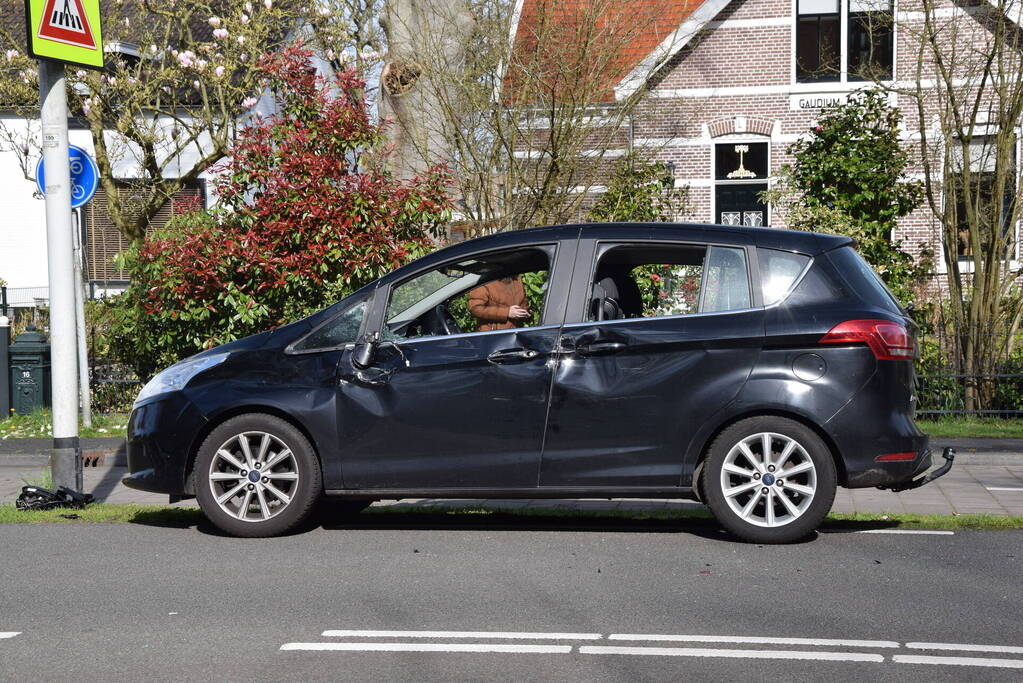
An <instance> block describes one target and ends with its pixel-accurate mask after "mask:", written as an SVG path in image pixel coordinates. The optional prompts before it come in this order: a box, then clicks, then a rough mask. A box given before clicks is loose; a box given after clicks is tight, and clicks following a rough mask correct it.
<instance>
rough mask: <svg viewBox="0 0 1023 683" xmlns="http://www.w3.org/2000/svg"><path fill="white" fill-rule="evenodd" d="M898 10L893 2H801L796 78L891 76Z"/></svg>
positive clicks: (797, 13) (846, 78)
mask: <svg viewBox="0 0 1023 683" xmlns="http://www.w3.org/2000/svg"><path fill="white" fill-rule="evenodd" d="M892 10H893V5H892V2H891V0H797V4H796V82H798V83H815V82H822V81H867V80H873V79H880V80H887V79H890V78H891V77H892V64H893V58H894V51H895V48H894V30H893V11H892ZM843 36H845V40H844V41H843ZM843 44H844V45H843ZM843 47H844V48H845V49H843Z"/></svg>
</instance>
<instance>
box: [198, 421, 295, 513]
mask: <svg viewBox="0 0 1023 683" xmlns="http://www.w3.org/2000/svg"><path fill="white" fill-rule="evenodd" d="M208 481H209V487H210V492H211V493H212V494H213V500H214V501H216V503H217V505H218V506H219V507H220V509H221V510H222V511H224V512H225V513H227V514H228V515H230V516H231V517H234V518H235V519H238V520H241V521H243V522H265V521H266V520H268V519H271V518H272V517H275V516H277V515H279V514H280V513H281V512H283V511H284V509H285V508H286V507H288V505H290V504H291V501H292V500H293V499H294V497H295V493H296V492H297V491H298V482H299V473H298V461H297V459H296V458H295V454H294V453H293V452H292V451H291V449H290V448H289V447H288V445H287V444H286V443H284V442H283V441H281V440H280V439H279V438H277V437H276V436H274V435H273V434H268V433H267V432H259V431H252V432H242V433H240V434H236V435H234V436H232V437H231V438H230V439H228V440H227V441H225V442H224V443H223V444H222V445H221V446H220V448H218V449H217V452H216V453H215V454H214V455H213V461H212V462H211V463H210V471H209V475H208Z"/></svg>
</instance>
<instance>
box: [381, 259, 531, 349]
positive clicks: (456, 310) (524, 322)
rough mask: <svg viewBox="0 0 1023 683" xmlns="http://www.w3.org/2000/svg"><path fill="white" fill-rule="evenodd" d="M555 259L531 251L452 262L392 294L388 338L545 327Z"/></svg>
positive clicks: (387, 322) (413, 279)
mask: <svg viewBox="0 0 1023 683" xmlns="http://www.w3.org/2000/svg"><path fill="white" fill-rule="evenodd" d="M549 269H550V257H549V255H548V253H547V252H546V251H545V250H544V249H538V248H527V249H519V250H514V251H504V252H498V253H494V254H490V255H483V256H475V257H473V258H472V259H468V260H463V261H457V262H451V263H446V264H444V265H442V266H439V267H437V268H435V269H433V270H431V271H428V272H426V273H421V274H420V275H417V276H415V277H413V278H411V279H410V280H407V281H405V282H403V283H401V284H399V285H397V286H396V287H394V288H393V289H392V291H391V297H390V300H389V301H388V304H387V311H386V314H385V321H386V322H385V328H384V330H383V337H384V339H386V340H390V341H400V340H402V339H412V338H415V337H424V336H438V335H450V334H463V333H469V332H488V331H493V330H500V329H511V328H516V327H530V326H534V325H539V324H540V321H541V320H542V317H543V309H544V305H545V302H546V294H547V280H548V274H549Z"/></svg>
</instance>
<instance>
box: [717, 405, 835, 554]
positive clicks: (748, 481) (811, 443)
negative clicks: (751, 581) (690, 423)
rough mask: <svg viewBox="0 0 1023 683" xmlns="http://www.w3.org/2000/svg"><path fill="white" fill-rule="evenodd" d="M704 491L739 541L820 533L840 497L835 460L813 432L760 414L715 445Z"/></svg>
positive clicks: (727, 432)
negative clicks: (822, 524) (837, 490)
mask: <svg viewBox="0 0 1023 683" xmlns="http://www.w3.org/2000/svg"><path fill="white" fill-rule="evenodd" d="M699 486H700V488H701V490H702V493H703V495H704V496H705V502H706V503H707V505H709V506H710V509H711V511H712V512H713V513H714V516H715V517H716V518H717V519H718V521H719V522H720V523H721V525H722V526H724V527H725V529H727V530H728V531H730V532H731V533H733V534H735V535H736V536H738V537H740V538H742V539H745V540H747V541H755V542H757V543H788V542H791V541H795V540H798V539H800V538H803V537H804V536H806V535H808V534H809V533H810V532H812V531H813V530H815V529H816V528H817V527H818V526H819V525H820V523H821V522H822V521H823V520H824V517H825V515H827V514H828V511H829V510H830V509H831V504H832V503H833V502H834V500H835V490H836V486H837V484H836V475H835V463H834V460H833V459H832V456H831V452H830V450H829V449H828V447H827V446H826V445H825V444H824V442H823V441H822V440H821V438H820V437H819V436H818V435H817V434H816V433H815V432H814V431H813V430H811V429H809V428H808V427H806V426H805V425H802V424H800V423H798V422H796V421H794V420H789V419H786V418H782V417H774V416H764V417H755V418H750V419H747V420H742V421H741V422H737V423H736V424H734V425H732V426H731V427H728V428H727V429H725V430H724V431H723V432H722V433H721V434H720V435H719V436H718V437H717V438H716V439H715V440H714V442H713V443H712V444H711V447H710V450H709V452H708V454H707V460H706V462H705V463H704V467H703V470H702V472H701V481H700V483H699Z"/></svg>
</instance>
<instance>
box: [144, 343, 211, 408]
mask: <svg viewBox="0 0 1023 683" xmlns="http://www.w3.org/2000/svg"><path fill="white" fill-rule="evenodd" d="M229 355H231V354H229V353H218V354H216V355H213V356H204V357H203V358H195V359H192V360H183V361H181V362H180V363H176V364H174V365H172V366H170V367H169V368H167V369H166V370H164V371H163V372H159V373H157V375H156V376H155V377H153V379H151V380H149V381H148V382H147V383H146V386H144V387H142V391H140V392H139V395H138V398H136V399H135V405H138V404H139V403H141V402H142V401H145V400H146V399H147V398H152V397H153V396H156V395H158V394H165V393H167V392H168V391H177V390H179V389H183V388H184V386H185V385H186V384H188V381H189V380H190V379H192V378H193V377H195V376H196V375H198V374H199V373H200V372H202V371H203V370H208V369H209V368H212V367H214V366H216V365H220V364H221V363H223V362H224V361H225V360H226V359H227V357H228V356H229Z"/></svg>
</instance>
